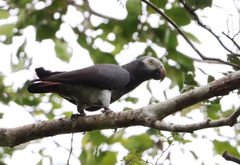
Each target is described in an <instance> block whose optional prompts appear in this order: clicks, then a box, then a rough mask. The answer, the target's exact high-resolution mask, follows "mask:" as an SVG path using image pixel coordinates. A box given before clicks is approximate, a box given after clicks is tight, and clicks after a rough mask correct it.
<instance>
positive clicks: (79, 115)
mask: <svg viewBox="0 0 240 165" xmlns="http://www.w3.org/2000/svg"><path fill="white" fill-rule="evenodd" d="M84 116H86V113H75V114H72V115H71V120H74V119H75V118H77V117H84Z"/></svg>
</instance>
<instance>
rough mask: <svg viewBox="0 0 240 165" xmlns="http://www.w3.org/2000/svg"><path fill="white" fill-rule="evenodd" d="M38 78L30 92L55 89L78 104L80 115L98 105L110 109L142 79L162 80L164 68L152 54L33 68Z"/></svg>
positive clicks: (31, 86)
mask: <svg viewBox="0 0 240 165" xmlns="http://www.w3.org/2000/svg"><path fill="white" fill-rule="evenodd" d="M35 71H36V74H37V76H38V77H39V79H35V80H32V81H31V83H32V84H30V85H29V86H28V91H29V92H30V93H56V94H58V95H60V96H61V97H63V98H64V99H66V100H68V101H69V102H71V103H73V104H75V105H77V110H78V112H79V113H80V115H83V116H84V115H85V113H84V110H87V111H96V110H99V109H101V108H103V109H104V112H106V111H110V109H109V105H110V104H111V103H113V102H115V101H116V100H118V99H119V98H120V97H122V96H123V95H124V94H126V93H128V92H130V91H132V90H133V89H135V88H136V87H137V86H139V85H140V84H141V83H142V82H144V81H146V80H150V79H154V80H160V81H162V80H163V79H164V78H165V75H166V70H165V68H164V66H163V64H162V63H161V61H160V60H159V59H157V58H154V57H149V56H145V57H141V58H139V59H137V60H134V61H132V62H130V63H128V64H125V65H122V66H118V65H114V64H96V65H93V66H90V67H87V68H83V69H79V70H74V71H69V72H51V71H48V70H45V69H43V68H42V67H41V68H36V69H35Z"/></svg>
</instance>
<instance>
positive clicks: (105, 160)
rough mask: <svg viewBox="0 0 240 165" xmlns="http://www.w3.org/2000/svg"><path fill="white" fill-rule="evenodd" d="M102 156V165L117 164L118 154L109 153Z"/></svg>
mask: <svg viewBox="0 0 240 165" xmlns="http://www.w3.org/2000/svg"><path fill="white" fill-rule="evenodd" d="M104 153H105V154H104V155H102V156H101V158H102V160H101V164H116V163H117V154H118V152H113V151H107V152H104Z"/></svg>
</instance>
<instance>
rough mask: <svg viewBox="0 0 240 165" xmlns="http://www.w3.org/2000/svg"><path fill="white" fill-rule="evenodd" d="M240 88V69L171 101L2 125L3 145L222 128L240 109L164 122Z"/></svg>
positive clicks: (232, 119)
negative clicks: (141, 129)
mask: <svg viewBox="0 0 240 165" xmlns="http://www.w3.org/2000/svg"><path fill="white" fill-rule="evenodd" d="M238 88H240V71H237V72H234V73H232V74H229V75H227V76H225V77H223V78H220V79H218V80H215V81H213V82H211V83H209V84H207V85H204V86H201V87H198V88H196V89H193V90H190V91H188V92H185V93H182V94H180V95H178V96H176V97H173V98H171V99H169V100H166V101H163V102H160V103H158V104H153V105H148V106H146V107H143V108H140V109H135V110H130V111H123V112H115V113H110V114H108V115H106V114H99V115H91V116H85V117H81V116H79V117H76V118H74V120H71V119H70V118H60V119H54V120H48V121H42V122H37V123H33V124H28V125H24V126H20V127H16V128H0V146H10V147H14V146H16V145H19V144H22V143H25V142H29V141H31V140H35V139H39V138H43V137H49V136H55V135H59V134H66V133H75V132H86V131H92V130H102V129H117V128H122V127H129V126H137V125H142V126H147V127H152V128H155V129H158V130H166V131H176V132H193V131H195V130H199V129H204V128H210V127H218V126H223V125H228V126H233V125H234V124H235V123H236V122H237V120H236V119H237V117H238V116H239V114H240V108H238V109H237V111H236V112H234V113H233V114H232V115H231V116H229V117H228V118H225V119H220V120H214V121H210V120H207V121H204V122H200V123H195V124H190V125H173V124H169V123H165V122H164V121H162V119H163V118H165V117H166V116H168V115H170V114H173V113H175V112H177V111H181V110H182V109H184V108H186V107H188V106H191V105H193V104H195V103H198V102H201V101H204V100H207V99H209V98H212V97H215V96H222V95H226V94H228V93H229V92H230V91H232V90H235V89H238Z"/></svg>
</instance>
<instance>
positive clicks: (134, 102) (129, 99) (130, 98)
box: [125, 97, 139, 104]
mask: <svg viewBox="0 0 240 165" xmlns="http://www.w3.org/2000/svg"><path fill="white" fill-rule="evenodd" d="M138 100H139V99H138V98H137V97H127V98H126V99H125V101H126V102H131V103H133V104H136V103H137V102H138Z"/></svg>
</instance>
